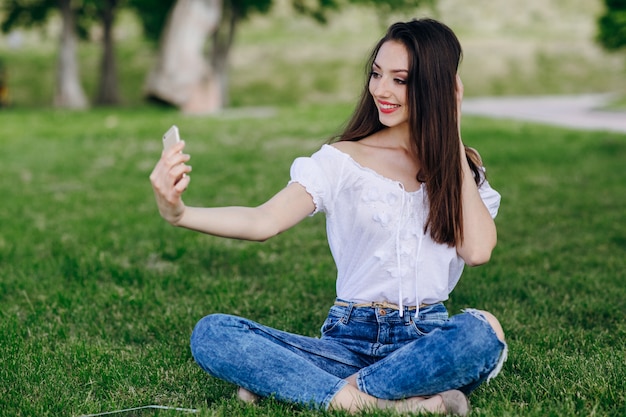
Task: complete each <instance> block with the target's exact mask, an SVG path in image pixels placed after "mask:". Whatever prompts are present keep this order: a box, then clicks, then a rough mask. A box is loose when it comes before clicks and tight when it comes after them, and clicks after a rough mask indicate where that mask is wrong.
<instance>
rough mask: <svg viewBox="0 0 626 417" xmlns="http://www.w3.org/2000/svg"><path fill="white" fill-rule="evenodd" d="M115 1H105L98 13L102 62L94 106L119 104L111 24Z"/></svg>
mask: <svg viewBox="0 0 626 417" xmlns="http://www.w3.org/2000/svg"><path fill="white" fill-rule="evenodd" d="M116 7H117V0H106V1H105V2H104V6H103V8H102V10H101V12H100V17H101V18H102V29H103V34H102V48H103V50H102V61H101V63H100V82H99V88H98V96H97V98H96V104H98V105H116V104H119V102H120V99H119V94H118V85H117V65H116V60H115V48H114V40H113V22H114V21H115V8H116Z"/></svg>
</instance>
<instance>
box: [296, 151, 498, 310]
mask: <svg viewBox="0 0 626 417" xmlns="http://www.w3.org/2000/svg"><path fill="white" fill-rule="evenodd" d="M292 182H297V183H299V184H301V185H302V186H304V187H305V189H306V190H307V192H308V193H309V194H310V195H311V196H312V197H313V201H314V203H315V211H314V212H313V213H311V215H314V214H315V213H317V212H320V211H321V212H324V213H325V214H326V229H327V234H328V243H329V245H330V250H331V253H332V255H333V258H334V260H335V263H336V265H337V272H338V273H337V284H336V285H337V297H338V298H341V299H344V300H350V301H353V302H357V303H364V302H382V301H386V302H390V303H394V304H398V305H400V307H402V306H419V305H420V304H433V303H436V302H439V301H445V300H447V299H448V295H449V294H450V292H451V291H452V290H453V289H454V287H455V285H456V284H457V282H458V281H459V278H460V277H461V273H462V272H463V267H464V265H465V263H464V262H463V260H462V259H461V257H459V256H458V255H457V252H456V248H455V247H449V246H448V245H446V244H439V243H435V242H434V241H433V240H432V238H431V237H430V233H429V232H427V233H426V234H424V233H423V230H424V222H425V220H426V217H427V215H428V201H427V198H428V197H427V195H426V192H425V191H426V190H425V186H424V185H423V184H422V186H421V188H420V189H419V190H417V191H414V192H407V191H405V190H404V187H403V185H402V183H401V182H398V181H394V180H391V179H389V178H386V177H383V176H382V175H380V174H378V173H377V172H375V171H374V170H372V169H369V168H366V167H363V166H361V165H360V164H358V163H357V162H356V161H355V160H354V159H352V158H351V157H350V156H349V155H348V154H346V153H344V152H342V151H340V150H338V149H337V148H335V147H333V146H330V145H324V146H322V148H321V149H320V150H319V151H317V152H316V153H314V154H313V155H312V156H311V157H306V158H304V157H303V158H297V159H296V160H295V161H294V162H293V164H292V166H291V181H290V183H292ZM479 192H480V196H481V197H482V199H483V202H484V203H485V206H486V207H487V209H488V210H489V213H490V214H491V216H492V217H495V216H496V214H497V212H498V208H499V206H500V194H498V192H497V191H495V190H494V189H493V188H491V187H490V186H489V183H488V182H487V181H486V180H485V181H483V182H482V184H481V186H480V187H479Z"/></svg>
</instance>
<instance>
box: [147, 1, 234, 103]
mask: <svg viewBox="0 0 626 417" xmlns="http://www.w3.org/2000/svg"><path fill="white" fill-rule="evenodd" d="M221 16H222V1H221V0H178V1H177V2H176V4H175V5H174V8H173V9H172V12H171V13H170V15H169V17H168V20H167V24H166V26H165V30H164V32H163V36H162V38H161V45H160V48H159V58H158V61H157V63H156V65H155V67H154V68H153V70H152V71H151V73H150V74H149V76H148V80H147V83H146V95H147V96H148V97H150V98H154V99H157V100H159V101H163V102H166V103H170V104H173V105H175V106H178V107H180V108H181V109H182V110H183V111H184V112H188V113H211V112H214V111H217V110H220V109H221V108H222V106H223V103H222V100H221V89H220V87H219V85H218V84H217V83H216V80H215V79H214V76H213V73H212V68H211V65H210V64H209V63H208V62H207V58H206V56H205V54H204V49H205V44H206V40H207V38H208V37H209V36H210V35H212V34H213V33H214V32H215V31H216V30H217V27H218V25H219V22H220V19H221Z"/></svg>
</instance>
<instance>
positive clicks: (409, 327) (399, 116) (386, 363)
mask: <svg viewBox="0 0 626 417" xmlns="http://www.w3.org/2000/svg"><path fill="white" fill-rule="evenodd" d="M460 58H461V47H460V44H459V42H458V40H457V38H456V36H455V35H454V33H453V32H452V31H451V30H450V29H449V28H448V27H447V26H445V25H443V24H441V23H439V22H437V21H434V20H430V19H422V20H413V21H411V22H407V23H396V24H394V25H392V26H391V27H390V28H389V30H388V32H387V33H386V35H385V36H384V37H383V38H382V39H381V40H380V41H379V42H378V44H377V45H376V47H375V48H374V50H373V52H372V55H371V58H370V62H369V67H368V68H369V69H370V70H371V72H370V76H369V79H368V82H367V84H366V86H365V89H364V91H363V94H362V98H361V100H360V103H359V104H358V106H357V108H356V110H355V112H354V115H353V116H352V119H351V120H350V121H349V123H348V125H347V128H346V129H345V131H344V132H343V133H342V134H341V135H340V136H339V137H338V138H336V140H335V141H333V143H332V144H329V145H323V146H322V148H321V149H320V150H319V151H318V152H316V153H315V154H313V155H312V156H311V157H307V158H298V159H296V160H295V161H294V163H293V165H292V167H291V181H290V182H289V184H288V185H287V187H286V188H284V189H283V190H282V191H280V192H279V193H278V194H276V195H275V196H273V197H272V198H271V199H270V200H268V201H267V202H266V203H264V204H262V205H260V206H258V207H222V208H194V207H187V206H185V205H184V203H183V201H182V199H181V195H182V193H183V192H184V191H185V189H186V188H187V186H188V185H189V179H190V177H189V176H188V175H186V174H188V173H189V172H190V171H191V167H190V166H188V165H187V164H186V163H187V162H188V160H189V156H188V155H185V154H184V153H182V152H181V151H183V149H184V143H180V144H179V145H177V146H175V147H174V148H172V149H170V150H169V151H164V152H163V155H162V157H161V159H160V161H159V162H158V163H157V165H156V167H155V168H154V171H153V172H152V174H151V177H150V179H151V182H152V186H153V188H154V191H155V195H156V200H157V204H158V207H159V211H160V213H161V215H162V216H163V217H164V218H165V219H166V220H167V221H168V222H170V223H171V224H173V225H176V226H181V227H186V228H189V229H193V230H197V231H200V232H204V233H209V234H212V235H218V236H224V237H229V238H237V239H249V240H258V241H263V240H266V239H268V238H270V237H272V236H275V235H277V234H279V233H281V232H282V231H284V230H286V229H288V228H290V227H292V226H294V225H295V224H297V223H298V222H300V221H301V220H302V219H304V218H305V217H307V216H309V215H313V214H315V213H317V212H324V213H325V215H326V221H327V231H328V240H329V244H330V248H331V252H332V254H333V257H334V259H335V262H336V264H337V269H338V276H337V299H336V301H335V303H334V305H333V306H332V307H331V308H330V311H329V313H328V318H327V319H326V321H325V322H324V324H323V326H322V335H321V338H311V337H305V336H300V335H295V334H290V333H286V332H283V331H280V330H276V329H272V328H269V327H266V326H263V325H261V324H258V323H255V322H253V321H251V320H247V319H244V318H240V317H235V316H230V315H224V314H213V315H209V316H207V317H204V318H203V319H202V320H200V322H199V323H198V324H197V325H196V327H195V329H194V331H193V334H192V336H191V351H192V354H193V356H194V358H195V360H196V361H197V362H198V364H199V365H200V366H201V367H202V369H204V370H205V371H206V372H208V373H209V374H211V375H213V376H215V377H217V378H221V379H224V380H226V381H229V382H231V383H233V384H236V385H238V386H239V387H240V388H239V393H238V394H239V397H240V398H242V399H244V400H254V399H256V398H258V397H259V396H270V395H271V396H274V397H275V398H277V399H279V400H284V401H289V402H294V403H299V404H303V405H308V406H313V407H320V408H325V409H343V410H348V411H350V412H357V411H360V410H366V409H372V408H383V409H386V408H393V409H395V410H397V411H400V412H420V411H428V412H436V413H447V414H459V415H465V414H467V413H468V410H469V403H468V400H467V397H466V394H469V393H470V392H471V391H472V390H474V389H475V388H476V387H477V386H478V385H480V384H481V383H482V382H484V381H486V380H489V379H490V378H492V377H494V376H495V375H496V374H497V373H498V372H499V370H500V368H501V366H502V363H503V362H504V360H505V358H506V344H505V342H504V334H503V332H502V328H501V327H500V324H499V323H498V321H497V320H496V318H495V317H494V316H493V315H491V314H490V313H488V312H486V311H480V310H474V309H468V310H465V311H464V312H463V313H460V314H458V315H454V316H451V317H449V316H448V312H447V310H446V308H445V306H444V304H443V301H445V300H446V299H447V298H448V295H449V293H450V292H451V291H452V289H453V288H454V287H455V285H456V284H457V282H458V280H459V278H460V276H461V272H462V270H463V266H464V264H468V265H479V264H483V263H485V262H487V261H488V260H489V258H490V256H491V251H492V249H493V247H494V246H495V244H496V227H495V224H494V221H493V218H494V217H495V215H496V213H497V211H498V207H499V204H500V195H499V194H498V193H497V192H496V191H494V190H493V189H492V188H491V187H490V186H489V184H488V182H487V181H486V180H485V174H484V169H483V167H482V162H481V160H480V158H479V156H478V154H477V153H476V152H475V151H474V150H472V149H470V148H467V147H465V146H464V145H463V143H462V141H461V138H460V124H459V122H460V118H461V100H462V96H463V85H462V83H461V80H460V78H459V76H458V75H457V68H458V65H459V61H460Z"/></svg>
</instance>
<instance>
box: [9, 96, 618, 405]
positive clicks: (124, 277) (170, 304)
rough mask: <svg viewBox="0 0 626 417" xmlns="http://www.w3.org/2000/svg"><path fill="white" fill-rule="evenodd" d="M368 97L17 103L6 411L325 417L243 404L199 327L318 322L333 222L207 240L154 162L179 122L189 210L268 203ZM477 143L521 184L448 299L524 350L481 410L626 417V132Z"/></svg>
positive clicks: (482, 135)
mask: <svg viewBox="0 0 626 417" xmlns="http://www.w3.org/2000/svg"><path fill="white" fill-rule="evenodd" d="M350 110H351V109H350V108H349V106H344V105H335V106H328V105H323V106H322V105H302V106H291V107H289V108H287V107H283V108H278V109H277V110H276V113H275V114H274V115H270V116H269V117H267V118H255V117H246V114H245V112H242V111H239V112H231V113H226V114H225V115H224V116H223V117H212V118H192V117H183V116H181V115H179V114H178V113H176V112H173V111H166V110H159V109H149V108H146V109H130V110H129V109H126V110H106V109H100V110H94V111H90V112H78V113H68V112H57V111H52V110H45V111H37V112H33V111H24V110H10V111H6V112H2V113H0V125H1V126H2V132H3V134H2V136H1V137H0V146H2V153H1V154H0V175H1V176H2V177H3V178H4V179H3V181H2V185H1V186H0V192H1V195H2V197H3V198H2V200H3V204H2V210H1V211H0V224H2V227H1V228H0V317H1V319H0V410H2V411H0V414H1V415H7V416H9V415H10V416H56V415H70V416H77V415H81V414H88V413H96V412H102V411H108V410H114V409H120V408H126V407H132V406H137V405H145V404H162V405H173V406H179V407H191V408H199V409H201V410H202V411H201V413H200V415H203V416H232V415H244V416H276V415H278V416H293V415H299V416H308V415H311V416H312V415H319V413H314V412H309V411H303V410H300V409H297V408H294V407H291V406H288V405H284V404H279V403H276V402H273V401H265V402H263V403H262V404H261V405H260V406H258V407H251V406H244V405H241V404H239V403H238V402H237V401H236V400H235V399H233V394H234V390H235V387H233V386H231V385H229V384H226V383H223V382H221V381H218V380H216V379H213V378H211V377H209V376H208V375H206V374H205V373H204V372H203V371H201V370H200V368H199V367H197V365H195V363H194V362H193V360H192V358H191V355H190V352H189V348H188V339H189V335H190V333H191V329H192V327H193V325H194V324H195V322H196V321H197V320H198V319H199V318H201V317H202V316H203V315H205V314H209V313H213V312H228V313H234V314H240V315H244V316H247V317H250V318H253V319H255V320H259V321H261V322H263V323H265V324H268V325H271V326H276V327H279V328H282V329H286V330H289V331H294V332H299V333H303V334H307V335H317V333H318V329H319V326H320V325H321V322H322V320H323V319H324V317H325V314H326V311H327V308H328V306H329V305H330V303H331V302H332V300H333V297H334V274H335V269H334V265H333V262H332V259H331V257H330V254H329V251H328V248H327V246H326V242H325V232H324V226H323V217H322V216H316V217H313V218H311V219H307V220H305V221H304V222H303V223H302V224H300V225H298V226H297V227H296V228H294V229H292V230H290V231H288V232H286V233H284V234H282V235H280V236H278V237H276V238H274V239H272V240H269V241H268V242H265V243H263V244H258V243H249V242H240V241H230V240H224V239H219V238H214V237H209V236H204V235H200V234H197V233H194V232H191V231H186V230H182V229H176V228H173V227H171V226H169V225H167V224H166V223H165V222H164V221H162V220H161V219H160V218H159V216H158V214H157V211H156V208H155V205H154V203H153V196H152V191H151V189H150V185H149V182H148V175H149V172H150V170H151V168H152V166H153V164H154V162H155V161H156V159H157V158H158V155H159V154H160V135H161V133H162V132H163V131H164V130H165V129H166V128H167V127H168V126H169V125H170V124H172V123H177V124H178V125H179V127H180V128H181V132H182V134H183V135H184V137H185V138H186V139H187V142H188V147H189V151H190V152H191V154H192V157H193V159H192V163H193V167H194V172H193V176H192V183H191V187H190V189H189V190H188V192H187V195H186V201H187V203H189V204H197V205H199V204H205V205H222V204H258V203H260V202H262V201H264V199H265V198H267V197H268V196H270V195H271V194H272V193H274V192H275V191H277V190H279V189H280V188H281V187H283V186H284V185H285V183H286V181H287V180H288V170H289V166H290V164H291V162H292V160H293V158H294V157H296V156H299V155H307V154H310V153H311V152H313V151H314V150H315V149H317V147H319V146H320V145H321V143H322V142H323V141H324V140H325V139H326V137H328V136H329V135H330V134H332V133H333V132H334V131H335V130H336V128H337V127H338V126H339V125H340V124H341V122H342V121H343V120H344V119H345V117H347V115H348V114H349V112H350ZM464 137H465V141H466V142H467V143H468V144H470V145H472V146H475V147H477V148H478V149H479V150H480V151H481V154H482V156H483V159H484V160H485V161H486V163H487V165H488V173H489V175H490V180H491V183H492V184H493V186H494V187H496V188H497V189H498V190H499V191H500V192H501V193H502V196H503V200H502V207H501V211H500V214H499V216H498V218H497V223H498V228H499V244H498V247H497V248H496V250H495V252H494V254H493V258H492V261H491V262H490V263H489V264H487V265H485V266H482V267H479V268H473V269H467V270H466V273H465V275H464V277H463V278H462V280H461V283H460V284H459V286H458V287H457V289H456V290H455V291H454V292H453V294H452V297H451V300H450V301H449V302H448V307H449V309H450V310H451V311H452V312H456V311H458V310H459V309H460V308H463V307H465V306H475V307H479V308H485V309H488V310H490V311H492V312H493V313H494V314H496V315H497V316H498V317H499V318H500V320H501V322H502V324H503V326H504V328H505V330H506V332H507V337H508V341H509V345H510V357H509V360H508V362H507V363H506V365H505V368H504V371H503V373H502V374H501V375H500V376H499V377H498V378H497V379H495V380H493V381H492V382H491V383H490V384H489V385H486V386H483V387H481V388H480V389H479V390H478V391H476V392H475V394H473V395H472V397H471V401H472V403H473V406H474V413H473V415H482V416H494V417H495V416H512V415H524V416H547V415H554V416H557V415H558V416H587V415H598V416H600V415H602V416H622V415H624V414H626V383H625V382H624V375H626V363H625V362H624V357H626V356H625V355H626V322H625V321H624V311H625V310H626V302H625V301H624V300H626V287H625V286H624V282H625V278H626V273H625V271H626V222H624V207H625V206H626V192H625V191H626V190H625V186H624V184H626V173H625V171H624V169H623V164H624V160H625V159H626V136H624V135H618V134H609V133H599V132H596V133H591V132H576V131H570V130H562V129H557V128H549V127H545V126H536V125H530V124H526V123H521V122H506V121H489V120H486V119H478V118H467V120H466V121H465V124H464ZM335 415H342V414H341V413H336V414H335ZM379 415H388V414H384V413H380V414H379Z"/></svg>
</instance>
